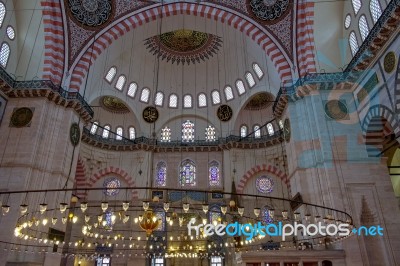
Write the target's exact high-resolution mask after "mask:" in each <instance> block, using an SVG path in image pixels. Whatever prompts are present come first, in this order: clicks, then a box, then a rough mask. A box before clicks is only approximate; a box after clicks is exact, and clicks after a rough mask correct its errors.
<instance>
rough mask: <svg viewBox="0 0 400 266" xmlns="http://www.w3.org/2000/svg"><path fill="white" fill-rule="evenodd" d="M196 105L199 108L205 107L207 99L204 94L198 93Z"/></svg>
mask: <svg viewBox="0 0 400 266" xmlns="http://www.w3.org/2000/svg"><path fill="white" fill-rule="evenodd" d="M198 104H199V107H206V106H207V97H206V95H205V94H204V93H200V94H199V96H198Z"/></svg>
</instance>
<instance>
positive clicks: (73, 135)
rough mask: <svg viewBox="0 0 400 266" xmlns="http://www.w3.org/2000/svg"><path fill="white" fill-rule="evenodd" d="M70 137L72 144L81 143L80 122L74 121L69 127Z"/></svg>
mask: <svg viewBox="0 0 400 266" xmlns="http://www.w3.org/2000/svg"><path fill="white" fill-rule="evenodd" d="M69 139H70V140H71V143H72V145H74V146H76V145H78V144H79V140H80V139H81V130H80V128H79V125H78V123H73V124H72V125H71V127H70V128H69Z"/></svg>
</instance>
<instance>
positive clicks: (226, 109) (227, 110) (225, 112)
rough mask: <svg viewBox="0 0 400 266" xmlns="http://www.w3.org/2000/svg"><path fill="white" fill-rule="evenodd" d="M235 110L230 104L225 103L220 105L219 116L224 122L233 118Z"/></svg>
mask: <svg viewBox="0 0 400 266" xmlns="http://www.w3.org/2000/svg"><path fill="white" fill-rule="evenodd" d="M232 115H233V111H232V108H231V107H230V106H229V105H226V104H223V105H221V106H220V107H218V110H217V116H218V118H219V120H221V121H222V122H226V121H229V120H230V119H231V118H232Z"/></svg>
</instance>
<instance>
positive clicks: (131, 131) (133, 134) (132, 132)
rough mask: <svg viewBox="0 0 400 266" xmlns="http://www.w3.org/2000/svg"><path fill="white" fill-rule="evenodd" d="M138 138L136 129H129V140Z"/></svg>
mask: <svg viewBox="0 0 400 266" xmlns="http://www.w3.org/2000/svg"><path fill="white" fill-rule="evenodd" d="M135 138H136V130H135V128H134V127H130V128H129V139H130V140H133V139H135Z"/></svg>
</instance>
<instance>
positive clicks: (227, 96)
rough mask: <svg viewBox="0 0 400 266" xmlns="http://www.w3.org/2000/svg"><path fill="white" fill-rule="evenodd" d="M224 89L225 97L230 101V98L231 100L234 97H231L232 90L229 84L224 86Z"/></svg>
mask: <svg viewBox="0 0 400 266" xmlns="http://www.w3.org/2000/svg"><path fill="white" fill-rule="evenodd" d="M224 91H225V99H226V100H227V101H230V100H232V99H233V98H234V97H233V91H232V88H231V87H230V86H226V87H225V90H224Z"/></svg>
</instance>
